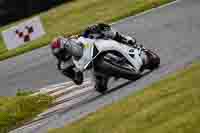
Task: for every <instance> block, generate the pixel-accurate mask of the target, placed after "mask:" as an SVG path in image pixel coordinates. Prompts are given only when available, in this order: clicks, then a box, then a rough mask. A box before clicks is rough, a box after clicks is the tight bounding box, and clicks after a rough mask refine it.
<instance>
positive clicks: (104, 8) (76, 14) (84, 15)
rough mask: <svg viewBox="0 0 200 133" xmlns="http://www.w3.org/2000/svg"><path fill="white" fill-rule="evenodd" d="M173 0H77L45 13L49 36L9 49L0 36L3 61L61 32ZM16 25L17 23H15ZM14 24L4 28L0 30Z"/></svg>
mask: <svg viewBox="0 0 200 133" xmlns="http://www.w3.org/2000/svg"><path fill="white" fill-rule="evenodd" d="M171 1H173V0H87V1H84V0H74V1H72V2H67V3H65V4H63V5H61V6H58V7H56V8H54V9H51V10H49V11H48V12H44V13H41V14H40V16H41V19H42V22H43V25H44V28H45V30H46V32H47V35H45V36H44V37H42V38H40V39H38V40H36V41H33V42H30V43H29V44H28V45H25V46H22V47H19V48H17V49H13V50H10V51H7V49H6V47H5V45H4V44H3V40H2V38H1V37H0V60H3V59H6V58H9V57H12V56H16V55H19V54H22V53H25V52H27V51H30V50H33V49H36V48H39V47H42V46H45V45H47V44H48V43H49V42H50V41H51V40H52V38H53V37H55V36H58V35H63V34H65V35H72V34H76V33H79V32H81V31H82V30H83V29H84V28H86V27H87V26H89V25H91V24H94V23H97V22H113V21H116V20H118V19H121V18H123V17H127V16H130V15H134V14H136V13H139V12H142V11H145V10H148V9H151V8H153V7H157V6H159V5H162V4H165V3H168V2H171ZM14 24H15V23H14ZM14 24H10V25H8V26H5V27H2V28H0V31H2V30H3V29H6V28H8V27H10V26H12V25H14Z"/></svg>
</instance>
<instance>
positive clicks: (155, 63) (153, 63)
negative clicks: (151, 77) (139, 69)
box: [146, 50, 160, 70]
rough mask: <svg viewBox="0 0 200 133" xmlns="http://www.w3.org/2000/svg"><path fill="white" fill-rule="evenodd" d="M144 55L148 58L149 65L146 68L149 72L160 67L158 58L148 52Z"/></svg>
mask: <svg viewBox="0 0 200 133" xmlns="http://www.w3.org/2000/svg"><path fill="white" fill-rule="evenodd" d="M146 54H147V56H148V58H149V63H148V64H147V67H146V68H147V69H150V70H154V69H157V68H158V67H159V66H160V57H159V56H158V55H157V54H155V53H154V52H152V51H150V50H149V51H147V52H146Z"/></svg>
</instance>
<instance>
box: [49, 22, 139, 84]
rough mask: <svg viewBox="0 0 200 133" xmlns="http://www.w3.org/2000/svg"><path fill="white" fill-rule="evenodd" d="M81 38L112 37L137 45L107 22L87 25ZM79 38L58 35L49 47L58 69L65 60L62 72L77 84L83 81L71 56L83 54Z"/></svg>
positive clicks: (78, 56) (75, 56)
mask: <svg viewBox="0 0 200 133" xmlns="http://www.w3.org/2000/svg"><path fill="white" fill-rule="evenodd" d="M81 37H83V38H88V39H91V40H92V39H113V40H116V41H118V42H120V43H124V44H128V45H132V46H133V47H138V45H137V44H136V40H135V39H133V38H131V37H129V36H124V35H122V34H120V33H119V32H117V31H114V30H113V29H112V28H111V27H110V26H109V25H107V24H102V23H100V24H96V25H93V26H90V27H88V28H87V29H86V30H85V31H84V32H83V34H82V35H81ZM81 37H80V38H65V37H58V38H56V39H54V40H53V42H52V45H51V48H52V52H53V55H54V56H56V58H57V59H58V69H60V70H62V68H60V64H61V62H67V64H68V66H67V69H63V70H64V71H63V73H64V74H65V73H66V74H67V76H69V75H70V76H71V77H72V79H74V80H75V82H76V83H77V84H81V83H82V81H83V73H82V71H80V70H78V69H76V67H75V65H74V63H73V61H72V58H71V57H72V56H73V57H74V58H76V59H80V58H81V57H82V55H83V49H84V45H83V42H82V39H81Z"/></svg>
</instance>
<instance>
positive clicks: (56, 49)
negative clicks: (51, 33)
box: [51, 37, 70, 61]
mask: <svg viewBox="0 0 200 133" xmlns="http://www.w3.org/2000/svg"><path fill="white" fill-rule="evenodd" d="M51 50H52V54H53V55H54V56H55V57H56V58H57V59H58V60H62V61H66V60H68V59H69V58H70V55H69V54H68V52H66V50H65V47H64V41H63V38H62V37H57V38H55V39H53V41H52V42H51Z"/></svg>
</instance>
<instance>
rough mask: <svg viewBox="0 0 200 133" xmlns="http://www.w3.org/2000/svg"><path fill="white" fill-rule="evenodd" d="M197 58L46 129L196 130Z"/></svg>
mask: <svg viewBox="0 0 200 133" xmlns="http://www.w3.org/2000/svg"><path fill="white" fill-rule="evenodd" d="M199 79H200V62H198V63H197V64H193V65H192V66H191V67H189V68H186V69H185V70H183V71H181V72H178V73H176V74H173V75H170V76H169V77H168V78H166V79H163V80H161V81H160V82H157V83H154V84H153V85H151V86H150V87H147V88H145V89H144V90H142V91H139V92H136V93H134V94H132V95H131V96H128V97H126V98H124V99H123V100H121V101H120V102H118V103H114V104H112V105H110V106H107V107H105V108H104V109H102V110H99V111H97V112H96V113H93V114H91V115H89V116H88V117H86V118H84V119H81V120H80V121H77V122H74V123H72V124H69V125H66V126H65V127H64V128H60V129H51V130H49V133H66V132H67V133H199V132H200V127H199V123H200V82H199V81H200V80H199Z"/></svg>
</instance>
